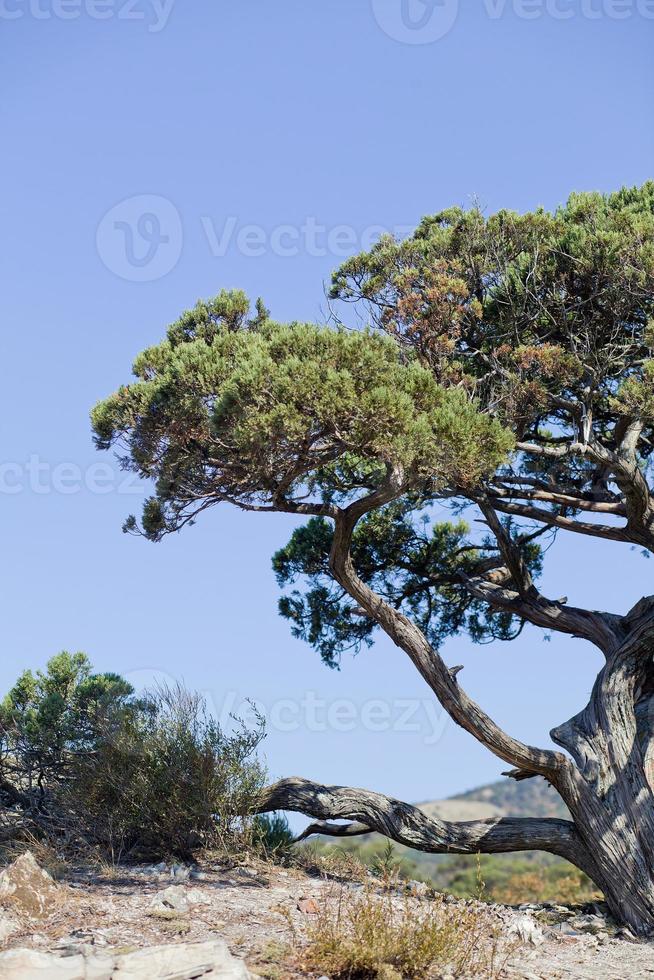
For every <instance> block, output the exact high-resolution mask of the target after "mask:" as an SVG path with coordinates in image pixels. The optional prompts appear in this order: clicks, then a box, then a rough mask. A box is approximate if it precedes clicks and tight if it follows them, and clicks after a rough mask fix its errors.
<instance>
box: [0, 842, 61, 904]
mask: <svg viewBox="0 0 654 980" xmlns="http://www.w3.org/2000/svg"><path fill="white" fill-rule="evenodd" d="M60 897H61V889H60V888H59V886H58V885H56V884H55V882H54V880H53V878H51V876H50V875H49V874H48V872H47V871H44V869H43V868H42V867H41V866H40V865H39V864H38V863H37V861H36V859H35V857H34V855H33V854H32V852H31V851H25V853H24V854H21V856H20V857H19V858H16V860H15V861H12V863H11V864H10V865H8V866H7V867H6V868H5V869H4V870H3V871H2V872H0V905H4V906H6V907H7V908H10V909H11V910H13V911H16V912H18V913H21V914H23V915H29V916H30V917H31V918H33V919H42V918H45V916H47V915H50V913H51V912H52V909H53V906H54V905H55V904H57V903H58V902H59V900H60Z"/></svg>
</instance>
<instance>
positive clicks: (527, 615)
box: [463, 576, 622, 654]
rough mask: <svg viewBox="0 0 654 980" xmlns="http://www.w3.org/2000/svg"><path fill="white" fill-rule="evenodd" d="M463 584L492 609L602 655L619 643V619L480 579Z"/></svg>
mask: <svg viewBox="0 0 654 980" xmlns="http://www.w3.org/2000/svg"><path fill="white" fill-rule="evenodd" d="M463 582H464V585H465V587H466V589H467V590H468V592H470V593H471V595H473V596H475V598H477V599H480V600H481V601H482V602H487V603H488V605H489V606H491V607H492V608H493V609H497V610H498V611H500V612H508V613H511V614H512V615H514V616H518V617H519V618H521V619H525V620H526V621H527V622H528V623H533V625H534V626H540V627H542V628H543V629H549V630H554V631H555V632H557V633H566V634H568V635H569V636H576V637H580V638H582V639H584V640H588V641H589V642H590V643H593V644H594V645H595V646H596V647H598V648H599V649H600V650H601V651H602V652H603V653H604V654H609V653H610V651H611V650H613V649H615V647H616V645H617V644H618V643H619V641H620V638H621V631H620V627H621V623H622V617H621V616H616V615H613V614H611V613H607V612H591V611H590V610H588V609H580V608H578V607H576V606H568V605H565V604H564V603H562V602H558V601H553V600H551V599H547V598H545V596H542V595H540V593H536V595H532V596H528V597H526V598H523V597H522V596H520V595H519V594H518V593H517V592H515V591H513V590H512V589H507V588H505V587H504V586H502V585H498V584H497V583H495V582H491V581H489V580H488V579H487V578H484V577H482V576H469V577H466V578H465V579H464V580H463Z"/></svg>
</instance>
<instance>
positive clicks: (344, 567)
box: [330, 481, 569, 776]
mask: <svg viewBox="0 0 654 980" xmlns="http://www.w3.org/2000/svg"><path fill="white" fill-rule="evenodd" d="M397 492H399V491H398V487H397V485H396V486H394V485H393V482H391V481H389V483H388V484H387V485H386V486H385V487H384V488H382V489H381V490H380V491H377V493H376V494H372V495H370V496H369V497H367V498H364V499H362V500H359V501H357V502H356V503H355V504H352V505H350V507H348V508H346V509H345V510H343V511H341V512H340V513H339V516H338V517H337V518H336V521H335V530H334V540H333V544H332V550H331V555H330V567H331V570H332V573H333V575H334V577H335V579H336V580H337V581H338V582H339V584H340V585H342V587H343V588H344V589H345V590H346V591H347V592H348V593H349V595H351V596H352V598H353V599H355V600H356V601H357V602H358V604H359V605H360V606H361V607H362V608H363V609H364V610H365V612H366V613H367V615H368V616H370V618H371V619H373V620H374V621H375V622H376V623H378V624H379V626H381V628H382V629H383V630H384V632H385V633H387V635H388V636H389V637H390V638H391V639H392V640H393V642H394V643H396V644H397V646H399V647H400V648H401V649H402V650H404V651H405V653H407V654H408V656H409V657H410V659H411V661H412V662H413V664H414V665H415V667H416V668H417V669H418V671H419V672H420V674H421V675H422V677H423V678H424V679H425V681H426V682H427V684H429V686H430V688H431V689H432V691H433V692H434V693H435V695H436V697H437V698H438V700H439V701H440V703H441V704H442V705H443V707H444V708H445V710H446V711H447V712H448V714H449V715H450V717H451V718H452V719H453V720H454V721H455V722H456V723H457V724H458V725H460V726H461V727H462V728H464V729H465V730H466V731H468V732H470V734H471V735H474V737H475V738H476V739H477V740H478V741H480V742H481V743H482V744H483V745H485V746H486V747H487V748H489V749H490V750H491V752H494V753H495V755H497V756H499V758H501V759H503V760H504V761H505V762H508V763H509V764H510V765H512V766H515V767H516V768H518V769H528V770H530V771H533V772H537V773H540V774H541V775H545V776H553V774H555V773H557V772H558V771H559V770H562V769H565V768H566V767H567V766H568V765H569V760H568V759H566V757H565V756H564V755H562V754H561V753H559V752H553V751H551V750H545V749H539V748H535V747H533V746H530V745H526V744H524V743H523V742H520V741H518V740H517V739H514V738H511V737H510V736H509V735H507V734H506V732H504V731H503V730H502V729H501V728H500V727H499V726H498V725H497V724H496V723H495V722H494V721H493V720H492V719H491V718H490V717H489V716H488V715H487V714H486V713H485V712H484V711H483V710H482V709H481V708H480V707H479V705H477V704H476V703H475V702H474V701H473V700H472V699H471V698H469V697H468V695H467V694H466V693H465V691H464V690H463V689H462V688H461V687H460V686H459V684H458V682H457V680H456V677H454V676H453V675H452V673H451V672H450V670H449V669H448V667H447V665H446V664H445V662H444V661H443V660H442V658H441V657H440V655H439V654H438V652H437V651H436V650H434V649H433V647H432V646H431V645H430V644H429V642H428V641H427V639H426V637H425V636H424V634H423V633H422V632H421V631H420V630H419V629H418V627H417V626H416V625H415V624H414V623H412V622H411V621H410V620H409V619H407V617H406V616H404V615H403V614H402V613H400V612H398V610H396V609H394V608H393V607H392V606H390V605H389V604H388V603H387V602H385V601H384V600H383V599H382V598H381V597H380V596H379V595H377V593H375V592H374V591H373V590H372V589H371V588H370V587H369V586H368V585H366V583H365V582H363V581H362V579H361V578H359V576H358V574H357V572H356V569H355V568H354V564H353V562H352V557H351V555H350V544H351V540H352V532H353V530H354V527H355V525H356V522H357V520H358V519H359V517H360V516H362V514H363V513H365V512H366V509H368V508H370V507H374V506H378V505H379V504H380V503H381V502H384V501H385V500H388V499H392V497H393V496H394V495H395V494H396V493H397Z"/></svg>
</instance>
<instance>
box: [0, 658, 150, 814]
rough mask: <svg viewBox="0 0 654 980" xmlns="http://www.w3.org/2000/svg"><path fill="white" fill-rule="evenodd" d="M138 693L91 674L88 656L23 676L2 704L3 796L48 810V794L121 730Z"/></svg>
mask: <svg viewBox="0 0 654 980" xmlns="http://www.w3.org/2000/svg"><path fill="white" fill-rule="evenodd" d="M133 693H134V691H133V688H132V687H131V685H130V684H128V683H127V681H126V680H124V678H122V677H120V676H119V675H118V674H113V673H100V674H94V673H92V672H91V664H90V662H89V659H88V657H87V656H86V654H85V653H73V654H71V653H68V652H67V651H65V650H64V651H62V652H61V653H58V654H57V655H56V656H55V657H52V658H51V659H50V660H49V661H48V663H47V665H46V669H45V670H44V671H40V670H38V671H37V672H36V674H34V673H32V671H31V670H26V671H24V672H23V673H22V674H21V675H20V677H19V678H18V680H17V681H16V683H15V684H14V686H13V687H12V688H11V690H10V691H9V693H8V694H7V695H6V696H5V698H4V700H3V701H2V702H1V703H0V794H1V795H2V796H4V797H5V799H7V800H8V801H9V802H10V803H18V804H19V806H20V807H21V808H22V809H24V810H29V811H32V813H34V812H36V811H45V810H47V799H48V794H49V793H51V791H52V790H53V789H54V788H55V787H57V786H59V785H61V784H63V783H64V782H66V780H68V779H70V777H71V774H72V773H73V772H74V771H75V769H76V767H77V766H78V764H79V762H80V760H81V759H82V758H83V757H86V756H89V757H94V756H95V754H96V753H97V750H98V746H99V743H100V742H101V741H102V740H105V739H106V738H107V737H108V736H109V734H110V732H111V731H113V730H115V728H116V727H117V726H118V725H120V723H121V721H122V719H123V718H124V717H125V715H126V713H127V712H128V710H130V709H131V708H132V706H133V705H134V703H135V702H134V699H133V697H132V695H133Z"/></svg>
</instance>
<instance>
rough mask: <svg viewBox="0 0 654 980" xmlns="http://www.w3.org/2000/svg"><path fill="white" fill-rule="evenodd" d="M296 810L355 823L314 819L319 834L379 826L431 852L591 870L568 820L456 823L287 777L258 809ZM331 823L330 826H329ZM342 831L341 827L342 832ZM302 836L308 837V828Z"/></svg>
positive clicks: (343, 789) (373, 795) (508, 819)
mask: <svg viewBox="0 0 654 980" xmlns="http://www.w3.org/2000/svg"><path fill="white" fill-rule="evenodd" d="M272 810H293V811H296V812H299V813H304V814H306V815H307V816H310V817H316V818H317V819H318V820H319V821H331V820H351V821H354V822H355V823H354V828H353V829H350V827H351V825H346V826H345V827H337V826H336V825H334V824H327V825H326V824H324V823H319V824H314V825H313V827H314V828H315V832H316V833H326V832H327V833H329V834H330V835H331V836H352V835H353V834H361V833H367V832H368V833H369V832H370V831H375V832H376V833H379V834H383V835H384V836H385V837H390V839H391V840H394V841H397V843H399V844H405V845H406V846H407V847H414V848H417V849H418V850H420V851H427V852H428V853H431V854H477V853H480V852H481V853H482V854H498V853H502V852H506V851H527V850H540V851H548V852H549V853H551V854H558V855H559V856H560V857H563V858H566V859H567V860H568V861H572V862H573V863H574V864H576V865H577V866H578V867H583V868H584V869H589V870H592V869H591V865H592V861H591V858H590V856H589V855H588V853H587V852H586V850H585V848H584V847H583V845H582V843H581V841H580V839H579V836H578V834H577V831H576V830H575V827H574V824H573V823H571V822H570V821H568V820H556V819H535V818H534V819H532V818H530V817H515V818H513V817H493V818H491V819H488V820H470V821H463V822H455V821H449V820H439V819H438V818H437V817H428V816H427V814H425V813H423V811H422V810H420V809H419V808H418V807H415V806H410V805H409V804H408V803H401V802H400V801H399V800H394V799H391V798H390V797H387V796H383V795H382V794H381V793H372V792H369V791H367V790H363V789H352V788H350V787H347V786H323V785H321V784H319V783H313V782H311V781H310V780H307V779H299V778H290V779H282V780H280V781H279V782H277V783H274V784H273V785H272V786H269V787H268V788H267V789H265V790H264V791H263V793H262V796H261V799H260V801H259V804H258V806H257V811H258V812H259V813H266V812H269V811H272ZM326 828H328V829H326ZM339 831H340V832H339ZM303 836H308V833H307V832H305V834H304V835H303Z"/></svg>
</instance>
